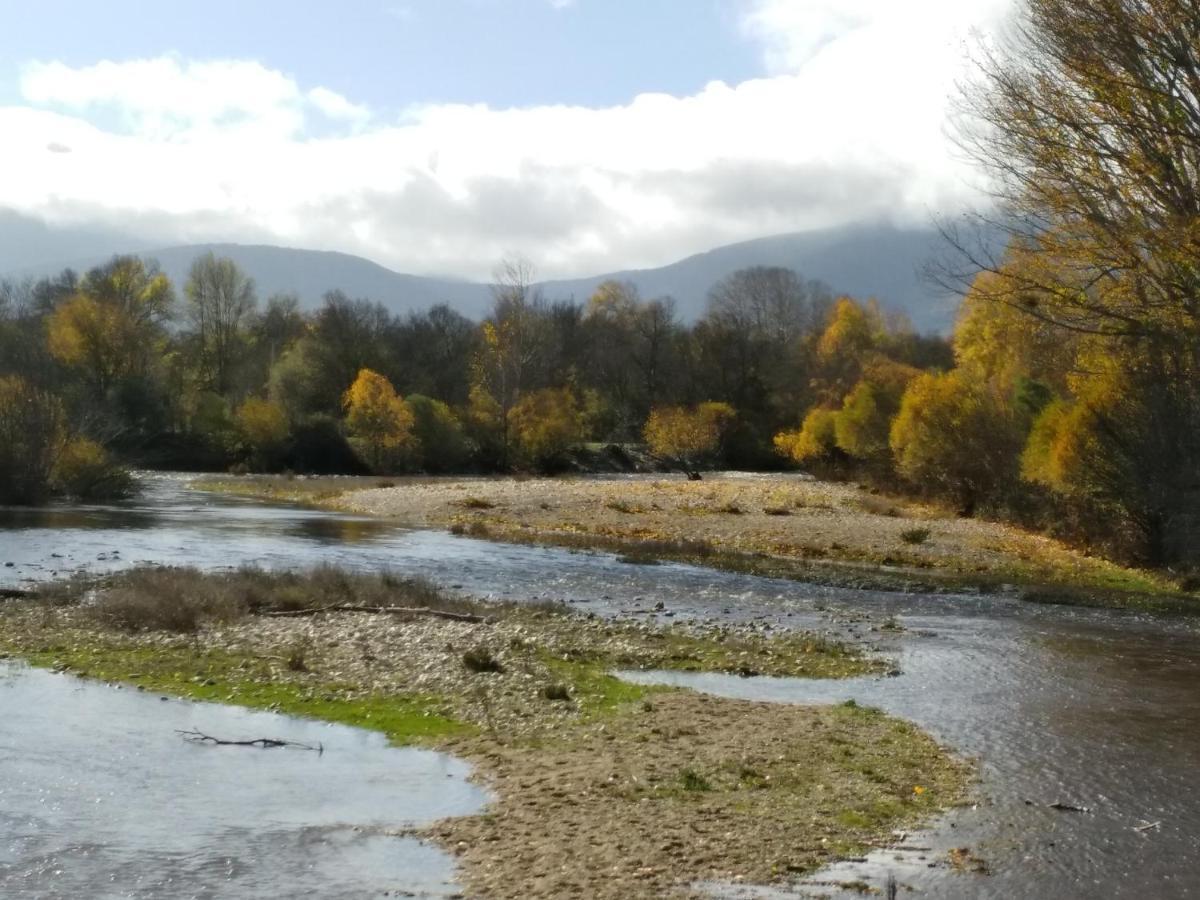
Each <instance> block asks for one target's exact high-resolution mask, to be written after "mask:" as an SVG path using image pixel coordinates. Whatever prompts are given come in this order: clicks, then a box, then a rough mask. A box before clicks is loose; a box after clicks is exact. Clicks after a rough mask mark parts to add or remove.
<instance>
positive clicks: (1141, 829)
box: [1133, 819, 1162, 834]
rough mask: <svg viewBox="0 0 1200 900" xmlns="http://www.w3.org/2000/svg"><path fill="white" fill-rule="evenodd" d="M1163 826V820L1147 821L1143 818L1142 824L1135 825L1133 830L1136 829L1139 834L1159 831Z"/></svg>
mask: <svg viewBox="0 0 1200 900" xmlns="http://www.w3.org/2000/svg"><path fill="white" fill-rule="evenodd" d="M1161 828H1162V822H1161V821H1158V822H1147V821H1145V820H1144V819H1143V820H1142V824H1141V825H1135V826H1134V828H1133V830H1134V831H1136V832H1138V833H1139V834H1145V833H1146V832H1147V831H1158V830H1159V829H1161Z"/></svg>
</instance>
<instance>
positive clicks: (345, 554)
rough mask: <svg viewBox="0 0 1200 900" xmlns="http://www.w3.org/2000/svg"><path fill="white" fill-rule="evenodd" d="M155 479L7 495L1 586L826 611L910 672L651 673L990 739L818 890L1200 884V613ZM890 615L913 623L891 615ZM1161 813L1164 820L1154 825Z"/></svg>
mask: <svg viewBox="0 0 1200 900" xmlns="http://www.w3.org/2000/svg"><path fill="white" fill-rule="evenodd" d="M147 484H148V490H147V492H146V494H145V496H144V497H143V498H142V499H141V500H139V501H138V502H136V503H135V504H132V505H130V506H128V507H123V508H111V507H109V508H94V509H83V510H80V509H62V510H38V511H30V512H21V513H17V512H13V511H3V510H0V564H3V563H4V562H12V563H13V566H12V567H10V568H0V584H4V583H8V584H20V583H22V582H23V581H24V580H41V579H44V578H48V577H52V576H53V575H54V574H56V573H57V574H65V573H68V572H72V571H76V570H84V571H93V572H95V571H105V570H111V569H115V568H121V567H125V566H129V565H133V564H137V563H143V562H156V563H174V564H179V563H187V564H191V565H197V566H200V567H203V568H219V567H224V566H236V565H239V564H244V563H253V564H257V565H262V566H267V567H282V568H294V567H298V566H311V565H315V564H319V563H329V564H336V565H344V566H350V567H362V568H373V569H374V568H389V569H392V570H395V571H397V572H400V573H405V574H415V575H423V576H426V577H429V578H432V579H434V580H435V581H438V582H439V583H441V584H443V585H446V586H449V587H454V588H458V589H461V590H463V591H465V592H470V593H475V594H479V595H483V596H492V597H497V598H507V599H516V600H531V599H556V600H565V601H568V602H570V603H573V604H578V605H579V607H580V608H581V609H583V610H594V611H596V612H597V613H600V614H612V615H626V616H637V617H644V616H647V615H654V614H653V613H651V612H650V610H652V608H653V607H654V605H655V604H656V603H658V602H661V603H663V605H664V607H665V609H664V610H663V611H662V613H659V614H658V615H657V616H655V617H656V618H658V619H659V620H661V621H669V620H670V618H671V617H675V618H677V619H683V618H701V619H714V620H725V619H734V620H739V621H752V622H758V623H760V624H761V625H762V626H763V627H793V626H794V627H808V628H818V629H822V630H826V631H829V632H831V633H833V634H835V635H838V636H843V637H847V638H850V639H852V640H862V641H864V642H865V643H867V644H868V645H870V646H873V647H878V648H880V649H882V650H883V651H884V652H886V653H888V654H889V655H890V656H892V657H893V658H895V659H896V660H897V661H898V663H899V668H900V671H901V674H900V675H899V677H895V678H880V679H863V680H855V681H850V682H837V683H829V682H807V681H786V680H785V681H777V680H770V679H750V680H742V679H732V678H723V677H717V676H694V677H693V676H686V677H685V676H662V675H656V674H653V673H649V674H648V673H642V674H640V675H639V676H637V677H642V678H650V679H656V680H657V679H662V678H672V679H676V680H686V681H687V682H688V683H690V684H693V685H694V686H697V687H700V688H702V689H705V690H711V691H713V692H714V693H721V694H728V695H731V696H745V697H753V698H759V699H771V700H777V701H780V702H840V701H842V700H845V699H848V698H853V699H855V700H856V701H857V702H860V703H865V704H871V705H876V706H880V707H882V708H884V709H886V710H888V711H889V712H893V713H895V714H897V715H900V716H903V717H905V718H908V719H910V720H912V721H914V722H917V723H918V724H920V725H921V726H922V727H924V728H926V729H927V730H929V731H930V732H931V733H933V734H934V735H935V736H937V737H938V738H939V739H941V740H943V741H945V742H946V743H947V744H949V745H950V746H951V747H953V748H955V749H956V750H958V751H959V752H961V753H963V754H965V755H969V756H975V757H978V758H979V760H980V763H981V767H982V783H981V784H980V786H979V788H978V790H977V792H976V793H977V795H978V797H979V801H980V802H979V804H978V805H977V807H976V808H973V809H972V808H966V809H962V810H957V811H955V812H954V813H952V814H951V815H949V816H948V817H946V818H945V820H944V821H942V822H941V823H940V824H939V825H938V826H937V827H936V828H935V829H934V830H933V831H932V832H930V833H922V834H919V835H913V836H909V837H907V838H906V840H904V841H903V842H901V843H900V844H899V845H898V846H899V847H900V848H901V849H897V850H896V851H894V852H892V851H889V852H884V853H877V854H873V855H872V856H871V857H870V859H869V860H868V862H866V863H856V864H848V865H843V866H839V867H836V868H835V869H832V870H829V871H826V872H822V873H821V874H820V875H819V876H818V877H817V878H816V879H814V881H819V882H823V883H822V884H819V885H814V886H813V887H812V888H811V890H810V891H809V892H808V894H806V896H807V895H812V894H813V893H816V894H830V893H836V888H835V887H833V886H831V885H832V883H836V882H838V881H842V880H845V881H854V880H858V879H864V880H866V881H868V882H870V883H872V884H873V885H875V886H877V887H881V886H882V884H883V881H884V879H885V878H886V876H887V874H888V873H889V872H891V873H894V874H895V875H896V877H897V878H898V879H899V881H900V882H901V884H902V885H906V886H909V887H912V888H914V889H916V890H919V891H920V892H921V893H920V894H919V896H928V897H947V898H952V897H953V898H956V897H998V898H999V897H1005V898H1008V897H1031V898H1040V897H1055V898H1085V897H1086V898H1093V897H1136V898H1143V897H1145V898H1175V897H1193V896H1197V895H1200V865H1198V863H1200V787H1198V786H1200V633H1198V631H1197V626H1196V624H1194V623H1193V622H1190V621H1185V620H1171V619H1163V618H1155V617H1151V616H1147V615H1143V614H1136V613H1124V612H1110V611H1096V610H1083V609H1071V608H1065V607H1040V606H1033V605H1028V604H1023V603H1020V602H1018V601H1016V600H1014V599H1011V598H1005V597H995V596H992V597H981V596H971V595H965V596H934V595H903V594H888V593H877V592H865V591H849V590H841V589H836V588H823V587H813V586H809V585H803V584H797V583H794V582H786V581H775V580H770V579H757V578H752V577H747V576H741V575H736V574H728V573H719V572H713V571H709V570H704V569H698V568H694V567H689V566H682V565H674V564H671V565H661V566H637V565H625V564H621V563H619V562H617V561H616V559H615V558H614V557H613V556H611V555H609V554H592V553H571V552H568V551H564V550H557V549H547V548H534V547H520V546H512V545H502V544H492V543H488V542H483V541H475V540H469V539H465V538H456V537H452V536H450V535H447V534H443V533H437V532H429V531H413V530H407V529H403V528H400V527H398V526H395V525H392V524H389V523H386V522H382V521H378V520H371V519H363V518H360V517H355V516H347V515H339V514H335V513H329V512H321V511H312V510H304V509H299V508H292V507H286V506H271V505H265V504H259V503H254V502H250V501H241V500H233V499H225V498H217V497H212V496H209V495H205V494H201V493H197V492H192V491H188V490H187V489H186V488H185V486H184V481H183V479H181V478H178V477H173V476H154V477H152V478H150V479H148V481H147ZM54 554H58V555H57V556H55V555H54ZM890 617H894V618H895V619H896V620H897V621H898V622H899V623H900V624H901V625H902V626H903V628H904V630H903V631H902V632H899V633H894V632H890V631H887V630H883V629H881V628H880V627H879V626H880V625H882V624H883V623H884V622H885V620H887V619H888V618H890ZM0 721H2V720H0ZM1052 803H1064V804H1068V805H1072V806H1078V807H1087V808H1089V810H1090V811H1089V812H1086V813H1074V812H1065V811H1059V810H1055V809H1051V808H1049V804H1052ZM1153 823H1160V824H1158V825H1157V826H1156V827H1152V828H1147V829H1143V830H1137V829H1139V828H1142V826H1144V825H1148V824H1153ZM904 847H920V848H930V849H928V850H925V849H917V850H911V851H910V850H905V849H903V848H904ZM955 847H969V848H970V849H971V850H972V852H973V853H975V854H977V855H978V856H979V857H981V858H982V859H984V860H985V861H986V862H987V864H988V868H989V869H990V871H991V874H990V875H986V876H980V875H973V874H962V873H958V872H955V871H953V870H951V869H950V868H949V867H948V866H947V865H945V861H946V854H947V852H948V851H949V850H950V849H951V848H955ZM422 871H424V870H422ZM750 895H751V894H748V893H746V892H745V891H742V892H741V893H739V894H737V896H750ZM731 896H732V894H731Z"/></svg>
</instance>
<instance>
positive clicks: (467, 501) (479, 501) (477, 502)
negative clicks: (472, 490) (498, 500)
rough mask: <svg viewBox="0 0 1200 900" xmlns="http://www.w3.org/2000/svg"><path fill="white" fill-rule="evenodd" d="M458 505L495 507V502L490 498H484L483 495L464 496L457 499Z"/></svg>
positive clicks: (468, 507)
mask: <svg viewBox="0 0 1200 900" xmlns="http://www.w3.org/2000/svg"><path fill="white" fill-rule="evenodd" d="M458 505H459V506H461V507H463V508H464V509H495V508H496V504H495V503H493V502H492V501H491V500H487V499H484V498H483V497H464V498H463V499H462V500H460V501H459V504H458Z"/></svg>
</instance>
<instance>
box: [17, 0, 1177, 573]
mask: <svg viewBox="0 0 1200 900" xmlns="http://www.w3.org/2000/svg"><path fill="white" fill-rule="evenodd" d="M1193 6H1194V5H1193V4H1192V3H1190V2H1183V0H1171V2H1167V0H1162V2H1157V0H1156V2H1150V0H1146V2H1144V3H1138V4H1107V3H1066V2H1059V0H1036V2H1032V3H1030V5H1029V14H1028V17H1027V19H1026V20H1025V23H1024V25H1023V26H1022V29H1023V30H1022V32H1021V33H1020V34H1019V35H1018V36H1017V41H1018V43H1019V45H1020V46H1021V47H1022V48H1023V49H1022V52H1021V53H1020V54H1005V55H998V56H996V57H994V58H993V57H988V56H986V55H985V56H984V58H983V59H981V60H980V64H979V68H980V75H981V89H980V90H978V91H977V92H972V91H971V90H970V89H967V90H965V91H964V95H963V97H962V103H963V106H964V110H965V112H967V113H969V115H968V116H965V117H964V119H965V120H966V121H968V122H969V123H970V124H969V125H967V126H964V128H963V132H962V134H961V135H960V142H961V144H962V146H963V147H964V148H965V149H966V150H967V151H968V152H969V153H971V154H972V155H973V156H974V158H975V159H976V160H977V161H979V162H980V163H981V164H982V167H983V169H984V170H986V171H987V172H988V173H989V175H990V178H991V181H990V184H991V188H990V189H991V192H992V198H991V199H992V206H991V208H990V209H989V211H988V212H986V213H981V214H979V215H977V216H976V217H974V220H973V222H971V223H970V224H973V225H975V226H976V227H977V231H987V232H988V233H990V234H993V235H994V234H1001V235H1003V237H1004V240H1003V241H1002V244H1003V246H1004V248H1005V249H1004V250H1003V252H1001V253H999V254H995V255H993V254H991V253H989V252H988V248H987V246H986V242H984V241H973V240H972V239H971V238H970V234H969V233H966V232H962V231H959V230H958V229H957V228H951V227H947V228H946V237H947V244H948V246H949V248H950V250H951V253H950V258H951V259H952V260H953V262H952V263H947V264H944V265H943V266H942V267H941V268H940V270H939V271H940V276H941V277H942V278H944V279H946V280H947V281H948V282H949V281H952V282H955V283H956V284H957V286H958V287H959V288H960V289H961V291H962V292H963V294H964V295H965V297H964V300H963V303H962V308H961V313H960V315H959V319H958V322H957V325H956V328H955V331H954V334H953V337H952V339H943V338H942V337H939V336H923V335H919V334H916V333H914V332H913V330H912V329H911V327H909V326H908V325H907V323H906V322H905V320H904V319H903V317H900V316H896V315H889V314H888V313H886V312H885V310H884V307H882V306H881V305H880V304H879V303H877V302H876V301H874V300H871V299H853V298H849V297H838V296H836V295H835V294H834V293H833V291H832V290H831V289H830V288H828V287H826V286H825V285H822V284H819V283H814V282H811V281H806V280H805V279H804V278H803V277H802V275H800V274H798V273H795V272H791V271H788V270H784V269H774V268H755V269H747V270H743V271H740V272H736V273H733V274H732V275H730V276H729V277H728V278H726V279H724V280H723V281H721V282H720V283H718V284H716V285H714V286H713V287H712V290H711V292H710V295H709V302H708V307H707V312H706V313H705V315H704V316H703V317H702V318H701V319H700V320H699V321H697V322H695V323H684V322H681V321H680V319H679V317H678V316H677V315H676V313H675V310H674V307H673V304H672V302H671V300H670V298H643V297H640V296H639V295H638V292H637V290H636V289H635V288H634V287H633V286H631V285H629V284H623V283H615V282H610V283H606V284H604V285H602V286H601V287H600V288H599V289H598V290H597V291H596V293H595V295H594V296H592V297H589V298H586V299H583V300H577V299H575V298H553V297H545V296H542V295H541V293H540V292H539V291H538V290H536V289H535V288H534V286H533V283H534V279H533V269H532V266H531V264H529V263H528V262H525V261H523V260H509V261H506V262H504V263H502V264H501V266H500V267H499V269H498V270H497V273H496V277H495V287H494V307H493V310H492V312H491V314H490V315H489V316H487V317H486V318H485V320H484V321H482V322H479V323H476V322H473V321H470V320H468V319H466V318H464V317H462V316H461V315H459V314H457V313H455V312H454V311H453V310H452V309H450V308H448V307H446V306H438V307H434V308H432V309H430V310H428V311H426V312H423V313H417V314H411V315H407V316H394V315H391V314H389V313H388V311H387V310H386V309H385V308H384V307H383V306H381V305H379V304H378V303H375V302H372V301H371V300H369V299H352V298H349V297H346V296H344V295H343V294H341V293H339V292H338V291H336V290H334V291H331V292H330V293H329V294H327V295H326V296H325V299H324V303H323V305H322V306H321V307H320V308H319V309H317V310H316V311H315V312H311V313H305V312H302V311H301V309H300V307H299V304H298V303H297V301H296V299H295V298H290V297H269V298H265V300H263V299H261V298H258V297H257V296H256V294H255V289H254V285H253V284H252V283H251V282H250V281H249V280H248V279H247V278H246V277H245V276H244V275H243V274H242V273H241V272H239V271H238V270H237V268H236V267H235V266H234V265H233V264H232V263H231V262H229V261H228V260H224V259H220V258H214V257H212V256H206V257H202V258H199V259H197V260H196V261H195V265H194V266H193V268H192V270H191V273H190V276H189V277H188V279H187V281H186V283H185V284H183V285H171V284H170V283H168V281H167V280H166V278H165V277H163V276H162V275H161V274H160V273H158V272H157V271H156V270H155V268H154V266H153V265H152V264H147V263H145V262H143V261H142V260H140V259H138V258H133V257H118V258H114V259H113V260H112V261H111V262H110V263H108V264H107V265H104V266H102V267H100V268H97V269H95V270H93V271H91V272H88V273H86V274H84V275H82V276H79V275H77V274H76V273H73V272H70V271H68V272H63V273H62V274H61V275H60V276H58V277H56V278H53V279H48V280H43V281H40V282H37V283H23V284H13V283H9V284H5V285H3V287H2V288H0V501H4V502H32V501H36V500H38V499H40V498H41V497H43V496H45V495H46V494H47V493H48V492H54V491H58V492H65V493H70V494H75V495H79V496H86V495H89V494H96V493H100V492H110V493H119V492H120V491H122V490H125V489H127V487H128V478H127V477H126V476H125V475H124V474H123V472H122V470H121V468H120V464H127V465H137V466H149V467H170V468H186V469H203V470H227V469H233V470H234V471H244V470H267V471H294V472H368V471H369V472H374V473H380V474H383V473H393V472H430V473H437V472H450V471H478V472H505V471H514V470H527V471H528V470H536V471H550V472H552V471H557V470H561V469H563V468H565V467H567V466H568V465H569V464H570V460H571V456H570V454H571V452H572V450H573V448H577V447H579V446H581V445H584V444H589V443H597V442H598V443H600V444H602V445H610V444H616V445H624V444H630V443H643V442H644V443H645V444H647V445H648V447H649V450H650V452H651V453H652V454H653V455H654V457H656V458H657V459H659V460H661V461H663V462H664V463H667V464H670V465H673V466H675V467H677V468H679V469H681V470H683V471H687V472H693V473H694V472H696V471H697V470H698V469H700V468H701V467H703V466H705V465H721V466H728V467H736V468H775V467H780V466H785V465H794V466H801V467H803V468H805V469H806V470H809V471H813V472H814V473H818V474H822V475H827V476H835V477H845V478H854V479H859V480H862V481H866V482H870V483H872V484H875V485H877V486H880V487H883V488H886V489H893V490H904V491H908V492H912V493H916V494H919V495H923V496H929V497H932V498H936V499H938V500H941V501H943V502H946V503H950V504H953V505H954V507H955V508H956V509H958V510H959V511H960V513H961V514H962V515H976V514H985V515H989V516H994V517H1000V518H1004V519H1008V520H1012V521H1016V522H1020V523H1022V524H1025V525H1028V526H1032V527H1036V528H1042V529H1045V530H1047V531H1048V532H1050V533H1053V534H1055V535H1056V536H1060V537H1063V538H1066V539H1068V540H1071V541H1074V542H1076V543H1079V544H1082V545H1085V546H1088V547H1095V548H1097V549H1098V550H1099V551H1100V552H1104V553H1107V554H1111V555H1114V556H1117V557H1120V558H1122V559H1129V560H1135V561H1140V562H1143V563H1148V564H1153V565H1177V566H1184V567H1187V566H1189V565H1190V564H1191V563H1192V562H1193V561H1194V557H1195V555H1196V549H1195V548H1196V547H1197V546H1200V541H1197V540H1196V538H1197V537H1200V480H1198V479H1197V478H1196V475H1195V460H1196V459H1197V458H1200V387H1198V385H1200V380H1198V379H1197V375H1198V374H1200V372H1198V369H1200V58H1198V56H1197V46H1200V42H1198V41H1197V39H1196V35H1195V33H1194V32H1195V23H1196V22H1197V21H1200V10H1197V9H1195V8H1193ZM1189 28H1190V29H1191V31H1189V30H1188V29H1189Z"/></svg>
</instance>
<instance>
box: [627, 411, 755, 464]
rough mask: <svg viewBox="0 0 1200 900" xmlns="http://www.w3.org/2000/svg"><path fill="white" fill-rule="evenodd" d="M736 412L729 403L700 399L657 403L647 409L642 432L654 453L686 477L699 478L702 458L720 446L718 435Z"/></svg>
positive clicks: (712, 455) (723, 433) (706, 457)
mask: <svg viewBox="0 0 1200 900" xmlns="http://www.w3.org/2000/svg"><path fill="white" fill-rule="evenodd" d="M736 418H737V413H736V412H735V410H734V409H733V407H732V406H730V405H729V404H728V403H701V404H699V405H698V406H696V407H694V408H691V409H688V408H687V407H683V406H669V407H659V408H657V409H655V410H653V411H652V412H651V413H650V418H649V420H648V421H647V422H646V428H645V431H644V435H645V438H646V443H647V444H649V445H650V452H652V453H653V454H654V455H655V456H659V457H662V458H663V459H666V460H669V461H671V462H673V463H675V465H677V466H678V467H680V468H682V469H683V471H684V472H685V473H686V474H687V476H688V478H690V479H692V480H697V479H699V477H700V475H699V472H698V469H699V467H700V465H701V463H702V462H704V461H706V460H709V459H712V458H713V457H714V456H716V454H717V452H718V451H719V450H720V448H721V439H722V438H723V437H724V436H725V433H726V432H727V431H728V429H729V427H730V425H732V424H733V422H734V420H735V419H736Z"/></svg>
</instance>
